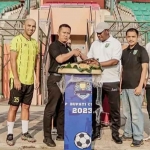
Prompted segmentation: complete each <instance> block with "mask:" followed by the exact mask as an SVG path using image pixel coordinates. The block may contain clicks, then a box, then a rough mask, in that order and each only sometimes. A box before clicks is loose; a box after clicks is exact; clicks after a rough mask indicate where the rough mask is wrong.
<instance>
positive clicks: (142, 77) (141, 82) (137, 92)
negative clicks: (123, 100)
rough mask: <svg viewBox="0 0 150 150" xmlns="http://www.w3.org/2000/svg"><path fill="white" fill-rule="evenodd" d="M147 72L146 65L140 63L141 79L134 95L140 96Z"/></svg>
mask: <svg viewBox="0 0 150 150" xmlns="http://www.w3.org/2000/svg"><path fill="white" fill-rule="evenodd" d="M147 71H148V63H142V73H141V79H140V83H139V85H138V87H137V88H135V95H140V94H141V92H142V88H143V85H144V82H145V79H146V75H147Z"/></svg>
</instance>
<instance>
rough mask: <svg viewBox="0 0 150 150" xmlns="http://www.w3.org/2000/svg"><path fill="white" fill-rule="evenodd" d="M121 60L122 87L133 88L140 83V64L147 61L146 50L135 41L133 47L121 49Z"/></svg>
mask: <svg viewBox="0 0 150 150" xmlns="http://www.w3.org/2000/svg"><path fill="white" fill-rule="evenodd" d="M121 62H122V68H123V72H122V89H135V88H136V87H137V86H138V85H139V83H140V79H141V73H142V64H143V63H149V57H148V53H147V51H146V50H145V48H144V47H142V46H140V45H139V44H138V43H137V44H136V45H135V47H134V48H133V49H130V48H129V47H128V48H126V49H125V50H123V54H122V58H121Z"/></svg>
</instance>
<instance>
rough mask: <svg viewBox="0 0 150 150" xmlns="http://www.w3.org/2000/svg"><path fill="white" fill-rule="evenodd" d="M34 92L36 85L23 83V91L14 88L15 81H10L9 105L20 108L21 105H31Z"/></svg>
mask: <svg viewBox="0 0 150 150" xmlns="http://www.w3.org/2000/svg"><path fill="white" fill-rule="evenodd" d="M33 91H34V84H32V85H25V84H22V83H21V90H17V89H16V88H15V87H14V83H13V79H10V99H9V102H8V104H10V105H13V106H19V105H20V103H23V104H26V105H31V102H32V97H33Z"/></svg>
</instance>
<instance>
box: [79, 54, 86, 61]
mask: <svg viewBox="0 0 150 150" xmlns="http://www.w3.org/2000/svg"><path fill="white" fill-rule="evenodd" d="M80 58H81V59H82V60H86V59H88V57H87V56H86V55H85V54H83V53H81V54H80Z"/></svg>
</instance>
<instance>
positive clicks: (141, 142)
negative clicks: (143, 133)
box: [130, 140, 144, 147]
mask: <svg viewBox="0 0 150 150" xmlns="http://www.w3.org/2000/svg"><path fill="white" fill-rule="evenodd" d="M143 144H144V142H143V140H141V141H138V140H133V142H132V143H131V145H130V146H131V147H140V146H141V145H143Z"/></svg>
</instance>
